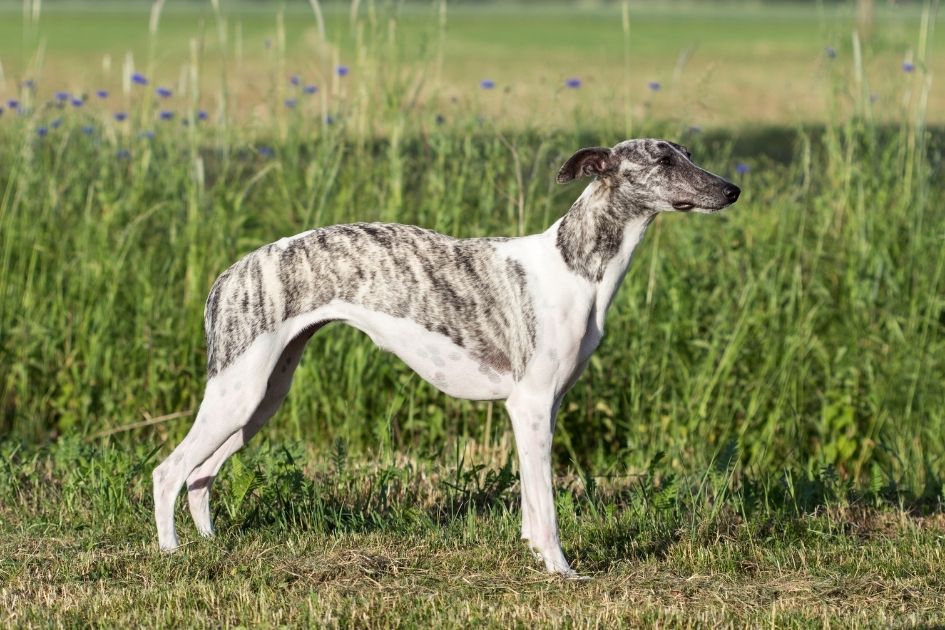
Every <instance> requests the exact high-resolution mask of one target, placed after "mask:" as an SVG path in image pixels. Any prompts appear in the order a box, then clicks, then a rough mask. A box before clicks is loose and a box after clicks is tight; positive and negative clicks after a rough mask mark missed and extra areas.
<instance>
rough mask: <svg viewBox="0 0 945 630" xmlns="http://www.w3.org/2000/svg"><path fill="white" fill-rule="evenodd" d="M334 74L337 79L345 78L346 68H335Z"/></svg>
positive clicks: (346, 74)
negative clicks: (336, 74) (335, 73)
mask: <svg viewBox="0 0 945 630" xmlns="http://www.w3.org/2000/svg"><path fill="white" fill-rule="evenodd" d="M335 72H337V73H338V76H339V77H346V76H348V66H338V67H337V68H335Z"/></svg>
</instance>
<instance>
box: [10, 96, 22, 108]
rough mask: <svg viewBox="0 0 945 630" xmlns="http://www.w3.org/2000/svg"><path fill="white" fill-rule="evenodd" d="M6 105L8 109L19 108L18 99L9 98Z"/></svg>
mask: <svg viewBox="0 0 945 630" xmlns="http://www.w3.org/2000/svg"><path fill="white" fill-rule="evenodd" d="M7 107H9V108H10V109H19V108H20V101H18V100H16V99H15V98H11V99H10V100H9V101H7Z"/></svg>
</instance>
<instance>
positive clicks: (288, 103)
mask: <svg viewBox="0 0 945 630" xmlns="http://www.w3.org/2000/svg"><path fill="white" fill-rule="evenodd" d="M296 102H297V101H296V100H295V99H294V98H287V99H285V106H286V107H288V108H289V109H294V108H295V105H296Z"/></svg>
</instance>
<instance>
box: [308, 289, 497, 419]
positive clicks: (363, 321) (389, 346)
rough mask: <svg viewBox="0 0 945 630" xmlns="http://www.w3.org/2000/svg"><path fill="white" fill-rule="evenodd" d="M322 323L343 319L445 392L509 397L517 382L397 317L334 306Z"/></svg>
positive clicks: (351, 306) (477, 397) (482, 397)
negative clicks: (325, 320)
mask: <svg viewBox="0 0 945 630" xmlns="http://www.w3.org/2000/svg"><path fill="white" fill-rule="evenodd" d="M315 317H316V318H317V319H323V318H326V319H329V318H330V319H335V318H337V319H339V320H341V321H344V322H345V323H347V324H349V325H351V326H353V327H355V328H357V329H358V330H361V331H363V332H365V333H367V334H368V336H370V337H371V340H372V341H374V343H376V344H377V345H378V347H380V348H381V349H383V350H387V351H389V352H392V353H394V354H396V355H397V356H398V357H400V359H401V360H403V362H404V363H406V364H407V365H409V366H410V367H411V369H413V371H414V372H416V373H417V374H419V375H420V377H421V378H423V379H424V380H425V381H427V382H428V383H430V384H431V385H433V386H434V387H436V388H437V389H439V390H440V391H441V392H443V393H445V394H449V395H450V396H455V397H457V398H465V399H468V400H498V399H502V398H507V397H508V396H509V394H510V393H511V391H512V386H513V385H514V381H513V378H512V374H511V373H510V372H504V373H503V372H499V371H497V370H495V369H494V368H493V367H491V366H490V365H488V364H487V363H485V362H483V361H482V360H477V359H476V358H474V357H473V356H471V355H470V354H469V352H468V351H467V350H466V349H464V348H461V347H459V346H457V345H456V344H455V343H453V342H452V341H451V340H450V338H449V337H446V336H445V335H441V334H440V333H437V332H431V331H429V330H426V329H425V328H423V327H422V326H420V325H419V324H417V323H415V322H413V321H411V320H409V319H405V318H403V317H392V316H390V315H388V314H386V313H380V312H377V311H372V310H369V309H365V308H362V307H360V306H357V305H354V304H345V303H337V302H336V303H333V304H332V305H331V306H329V307H327V308H325V309H320V312H319V314H318V315H316V316H315Z"/></svg>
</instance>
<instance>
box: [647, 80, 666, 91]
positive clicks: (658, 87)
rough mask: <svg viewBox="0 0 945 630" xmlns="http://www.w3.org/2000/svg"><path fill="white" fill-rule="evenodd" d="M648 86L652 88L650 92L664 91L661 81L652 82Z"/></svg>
mask: <svg viewBox="0 0 945 630" xmlns="http://www.w3.org/2000/svg"><path fill="white" fill-rule="evenodd" d="M646 86H647V87H648V88H650V90H651V91H653V92H659V91H660V90H662V89H663V86H662V85H660V82H659V81H650V82H649V83H647V84H646Z"/></svg>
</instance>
